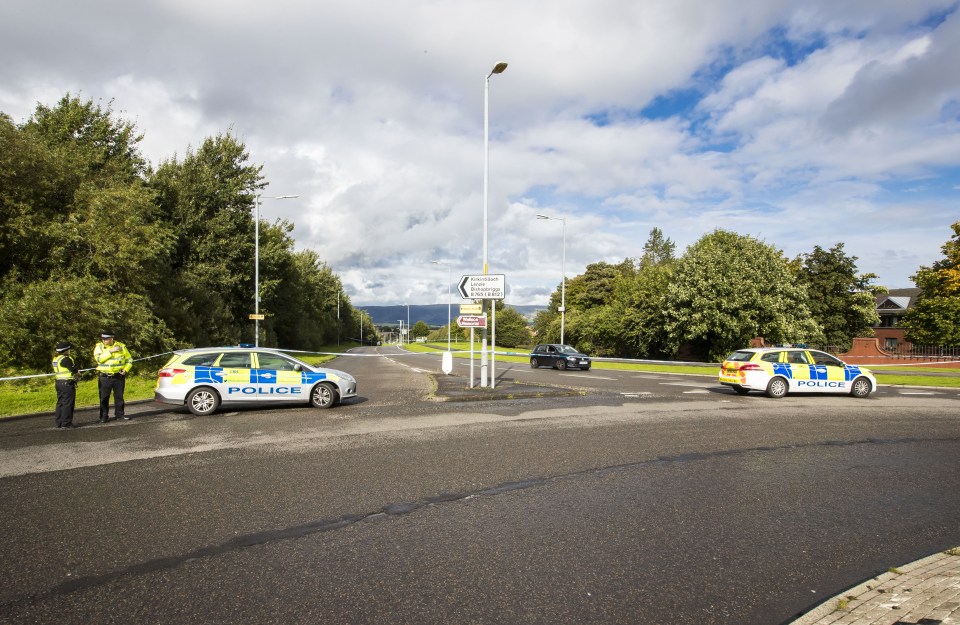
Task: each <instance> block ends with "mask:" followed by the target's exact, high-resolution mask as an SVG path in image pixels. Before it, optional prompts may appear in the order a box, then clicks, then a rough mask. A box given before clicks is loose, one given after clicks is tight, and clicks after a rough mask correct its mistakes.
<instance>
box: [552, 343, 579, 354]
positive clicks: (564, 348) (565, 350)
mask: <svg viewBox="0 0 960 625" xmlns="http://www.w3.org/2000/svg"><path fill="white" fill-rule="evenodd" d="M557 351H558V352H560V353H561V354H579V353H580V352H578V351H577V350H575V349H574V348H573V347H571V346H569V345H557Z"/></svg>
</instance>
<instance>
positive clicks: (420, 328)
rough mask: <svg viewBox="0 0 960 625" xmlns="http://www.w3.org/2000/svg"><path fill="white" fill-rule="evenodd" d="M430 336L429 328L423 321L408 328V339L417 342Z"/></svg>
mask: <svg viewBox="0 0 960 625" xmlns="http://www.w3.org/2000/svg"><path fill="white" fill-rule="evenodd" d="M429 334H430V326H428V325H427V324H426V322H425V321H418V322H416V323H415V324H413V327H412V328H410V337H411V338H413V340H417V339H419V338H421V337H426V336H427V335H429Z"/></svg>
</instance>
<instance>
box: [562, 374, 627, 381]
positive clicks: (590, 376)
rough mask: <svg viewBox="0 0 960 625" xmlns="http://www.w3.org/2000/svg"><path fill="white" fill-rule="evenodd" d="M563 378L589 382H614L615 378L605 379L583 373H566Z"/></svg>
mask: <svg viewBox="0 0 960 625" xmlns="http://www.w3.org/2000/svg"><path fill="white" fill-rule="evenodd" d="M564 377H569V378H589V379H591V380H616V379H617V378H605V377H603V376H600V375H587V374H585V373H567V374H564Z"/></svg>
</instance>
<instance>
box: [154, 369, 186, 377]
mask: <svg viewBox="0 0 960 625" xmlns="http://www.w3.org/2000/svg"><path fill="white" fill-rule="evenodd" d="M186 372H187V370H186V369H174V368H173V367H167V368H166V369H161V370H160V377H161V378H172V377H173V376H175V375H180V374H182V373H186Z"/></svg>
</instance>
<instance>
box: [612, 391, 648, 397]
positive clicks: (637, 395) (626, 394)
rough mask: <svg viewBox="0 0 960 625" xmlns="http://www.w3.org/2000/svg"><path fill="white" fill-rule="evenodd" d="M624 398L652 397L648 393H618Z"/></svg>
mask: <svg viewBox="0 0 960 625" xmlns="http://www.w3.org/2000/svg"><path fill="white" fill-rule="evenodd" d="M620 394H621V395H623V396H624V397H642V396H644V395H653V393H651V392H650V391H639V392H637V393H620Z"/></svg>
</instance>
